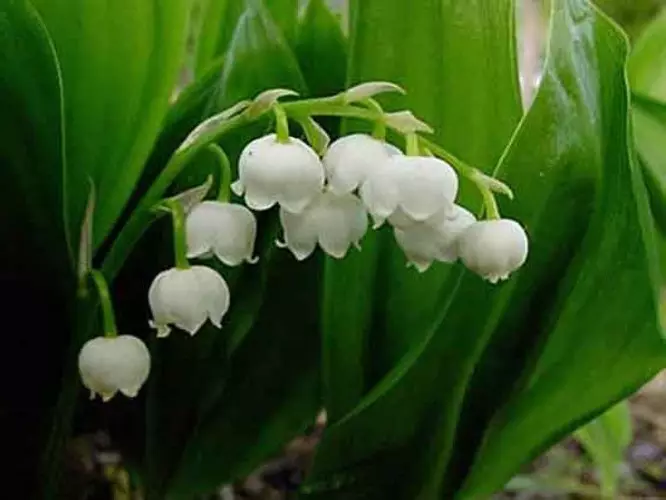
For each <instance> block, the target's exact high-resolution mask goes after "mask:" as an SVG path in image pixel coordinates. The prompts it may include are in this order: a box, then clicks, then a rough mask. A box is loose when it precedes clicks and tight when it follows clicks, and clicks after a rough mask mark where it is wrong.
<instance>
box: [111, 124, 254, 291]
mask: <svg viewBox="0 0 666 500" xmlns="http://www.w3.org/2000/svg"><path fill="white" fill-rule="evenodd" d="M246 123H247V118H246V117H245V115H244V114H240V115H236V116H234V117H232V118H230V119H229V120H226V121H224V122H222V123H221V124H220V125H219V126H217V127H215V128H211V129H210V130H208V131H206V132H205V133H203V134H201V137H199V139H198V140H197V141H196V143H194V144H192V146H191V147H188V148H186V149H183V150H181V151H177V152H176V153H174V154H173V156H172V157H171V159H170V160H169V162H168V163H167V164H166V167H164V170H162V172H161V173H160V175H159V176H158V177H157V179H155V182H153V184H152V185H151V186H150V188H149V189H148V191H147V192H146V194H145V195H144V196H143V198H141V201H140V202H139V204H138V205H137V207H136V208H135V209H134V211H133V212H132V215H131V216H130V218H129V220H128V221H127V223H126V224H125V225H124V226H123V228H122V229H121V231H120V233H119V234H118V237H117V238H116V239H115V241H114V242H113V245H112V246H111V249H110V250H109V253H108V254H107V255H106V257H105V258H104V265H103V266H102V269H103V271H104V275H105V276H106V277H107V278H108V279H109V281H112V280H113V279H114V278H115V277H116V276H117V275H118V272H119V271H120V269H121V267H122V265H123V263H124V262H125V259H126V258H127V256H128V255H129V253H130V251H131V249H132V247H133V246H134V244H135V243H136V242H137V241H138V240H139V238H140V237H141V235H142V234H143V233H144V231H146V229H147V228H148V225H149V223H150V222H151V221H152V220H153V218H154V214H153V213H152V212H151V208H152V207H153V206H154V205H155V204H156V203H158V202H159V201H160V200H161V199H162V197H163V196H164V193H165V192H166V190H167V188H168V187H169V186H170V185H171V183H172V182H173V181H174V180H175V179H176V177H178V175H179V174H180V173H181V172H182V171H183V169H184V168H185V166H186V165H187V164H188V162H189V161H190V160H191V159H192V158H194V157H195V156H196V155H197V154H198V153H199V152H200V151H201V150H202V149H203V148H205V147H207V146H208V145H209V144H210V143H211V142H213V141H216V140H217V139H219V138H220V137H221V136H223V135H224V134H226V133H227V132H229V131H231V130H234V129H236V128H238V127H240V126H242V125H244V124H246Z"/></svg>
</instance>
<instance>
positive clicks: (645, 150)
mask: <svg viewBox="0 0 666 500" xmlns="http://www.w3.org/2000/svg"><path fill="white" fill-rule="evenodd" d="M632 116H633V121H634V139H635V141H636V150H637V153H638V157H639V159H640V162H641V165H642V166H643V173H644V176H645V183H646V185H647V188H648V193H649V194H650V207H651V208H652V215H653V216H654V218H655V221H656V223H657V226H658V227H659V229H660V231H661V232H662V233H664V234H666V153H665V152H664V141H666V104H664V103H661V102H657V101H654V100H651V99H648V98H644V97H641V96H635V97H634V99H633V108H632Z"/></svg>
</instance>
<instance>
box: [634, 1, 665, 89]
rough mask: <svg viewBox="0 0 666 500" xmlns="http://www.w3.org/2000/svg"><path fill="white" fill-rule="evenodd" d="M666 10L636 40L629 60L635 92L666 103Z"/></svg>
mask: <svg viewBox="0 0 666 500" xmlns="http://www.w3.org/2000/svg"><path fill="white" fill-rule="evenodd" d="M665 57H666V9H664V10H663V11H662V12H661V14H660V15H659V16H657V17H656V18H655V19H654V20H653V21H652V22H651V23H650V24H649V25H648V26H647V27H646V28H645V30H644V31H643V32H642V33H641V35H640V36H639V37H638V39H637V40H636V43H635V44H634V47H633V50H632V52H631V57H630V58H629V65H628V71H629V83H630V84H631V88H632V90H633V91H635V92H638V93H639V94H642V95H645V96H647V97H651V98H653V99H656V100H660V101H666V66H665V65H664V63H663V61H664V58H665Z"/></svg>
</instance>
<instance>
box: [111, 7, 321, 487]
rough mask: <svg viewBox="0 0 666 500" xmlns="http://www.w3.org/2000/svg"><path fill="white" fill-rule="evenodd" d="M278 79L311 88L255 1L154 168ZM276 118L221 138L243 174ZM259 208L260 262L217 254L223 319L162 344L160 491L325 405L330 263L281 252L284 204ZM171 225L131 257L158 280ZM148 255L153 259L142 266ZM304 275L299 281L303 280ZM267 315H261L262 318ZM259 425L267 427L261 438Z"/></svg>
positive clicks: (282, 433) (276, 436) (154, 444)
mask: <svg viewBox="0 0 666 500" xmlns="http://www.w3.org/2000/svg"><path fill="white" fill-rule="evenodd" d="M216 74H220V75H221V76H218V77H216ZM276 87H288V88H294V89H297V90H299V91H301V92H305V90H306V89H305V84H304V82H303V78H302V75H301V73H300V71H299V68H298V65H297V63H296V60H295V57H294V55H293V53H292V52H291V50H290V49H289V47H288V46H287V45H286V43H285V42H284V39H283V38H282V37H281V35H279V31H278V29H277V28H276V26H275V23H274V22H273V20H272V19H271V17H270V15H269V14H268V11H267V10H265V9H263V8H261V7H256V6H251V7H248V9H247V10H246V11H245V12H244V13H243V14H242V16H241V18H240V21H239V24H238V26H237V27H236V31H235V33H234V36H233V39H232V41H231V45H230V47H229V50H228V52H227V55H226V56H225V62H224V64H223V66H222V67H220V66H217V67H214V68H213V69H211V70H210V71H209V73H207V75H205V77H204V78H203V79H202V80H201V81H199V82H197V83H195V84H194V85H192V86H191V87H190V88H189V89H187V90H186V91H185V92H184V93H183V94H182V96H181V98H180V99H179V101H178V102H177V103H176V104H175V106H174V107H173V108H172V112H171V113H170V115H169V117H168V118H167V121H166V123H167V125H166V127H165V130H164V132H163V135H162V137H161V138H160V139H159V140H158V141H157V147H156V149H155V150H154V152H153V156H152V158H151V161H150V162H149V167H148V168H147V170H146V172H150V173H151V174H152V175H153V176H155V175H157V173H158V172H159V170H160V165H161V166H163V165H164V163H165V162H166V161H167V159H168V156H169V155H170V153H171V152H173V151H174V150H175V149H176V148H178V147H179V146H180V144H181V143H182V141H183V140H184V139H185V137H186V136H187V135H188V133H189V132H190V130H191V129H193V128H194V127H196V126H197V124H198V123H200V122H201V121H203V120H205V119H206V118H207V117H208V116H211V115H212V114H215V113H216V112H218V111H219V110H222V109H226V108H227V107H229V106H230V105H233V104H234V103H235V102H237V101H238V100H242V99H247V98H250V99H252V98H254V97H255V96H256V95H257V94H259V93H260V92H261V91H263V90H266V89H267V88H276ZM265 127H266V123H265V122H261V123H259V124H258V125H257V126H250V127H246V128H245V129H242V130H239V131H238V132H234V133H232V134H230V135H229V137H225V138H223V140H222V141H221V145H222V147H223V148H224V149H225V151H226V152H227V154H228V155H229V157H230V158H231V160H232V169H233V170H234V175H236V174H235V166H236V165H235V164H236V161H237V158H238V155H239V154H240V150H241V149H242V147H244V146H245V144H247V142H248V141H249V140H250V139H252V138H253V137H257V136H258V135H260V134H261V133H265V131H266V128H265ZM214 169H215V166H214V165H212V164H211V162H210V161H209V158H207V157H205V155H203V154H202V155H200V156H199V157H197V158H196V159H195V160H194V162H193V164H192V165H190V166H188V167H187V168H186V169H185V171H184V172H183V173H182V174H181V176H180V177H179V178H178V179H177V180H176V182H175V184H174V192H177V191H178V190H180V189H185V188H188V187H192V186H195V185H197V183H198V182H201V181H202V180H203V179H205V177H206V176H207V175H208V174H210V173H211V172H215V170H214ZM147 182H149V181H148V179H146V184H147ZM259 215H260V217H259V228H260V230H259V235H258V240H257V252H256V253H257V255H258V256H259V258H260V261H259V263H258V264H255V265H252V266H249V265H246V266H243V267H239V268H234V269H226V268H222V266H219V265H217V264H216V263H215V262H212V261H209V262H207V264H208V265H213V266H214V267H216V268H217V269H219V270H220V271H222V273H223V275H224V276H225V278H226V279H227V281H228V282H229V284H230V287H231V295H232V298H231V303H232V305H231V309H230V311H229V313H228V315H227V316H226V317H225V319H224V325H223V329H222V330H221V331H217V330H216V329H214V328H210V327H206V328H204V330H202V331H201V332H200V333H198V334H197V335H196V337H195V338H193V339H190V338H184V337H181V336H179V335H176V336H175V337H174V338H169V339H167V341H166V342H161V343H160V344H159V345H158V346H156V347H157V348H158V350H157V351H155V353H154V358H155V370H154V372H153V375H152V376H151V377H152V379H151V381H150V389H149V392H150V395H149V400H148V408H147V419H148V429H147V447H146V453H147V478H148V479H147V484H148V485H149V486H150V487H149V488H147V489H148V491H150V492H151V494H152V495H154V497H155V498H162V497H161V496H160V495H162V496H163V495H167V494H168V495H169V498H171V497H174V498H192V495H194V494H195V493H202V492H203V493H205V492H207V491H211V490H212V489H214V487H215V486H217V485H219V484H220V482H223V481H225V480H230V479H235V478H236V477H238V476H239V475H242V474H244V473H247V472H248V471H249V470H251V469H252V468H253V467H256V466H258V465H259V463H260V462H261V461H262V460H264V459H266V458H267V457H269V456H270V455H272V454H274V453H277V452H279V450H280V448H281V446H283V445H284V444H285V443H286V442H287V441H288V440H289V439H290V438H291V437H293V436H294V435H295V434H297V433H298V432H301V431H302V430H303V428H304V426H305V425H306V423H309V422H312V421H313V419H314V416H315V414H316V410H317V408H318V407H319V404H320V402H319V393H318V382H319V381H318V378H317V376H316V371H315V370H316V369H317V368H316V367H317V366H318V359H319V347H318V342H319V339H318V337H317V336H316V328H314V327H312V322H313V321H315V319H316V317H317V303H316V302H317V301H316V297H317V293H316V290H317V288H318V276H317V273H316V272H315V273H313V272H312V271H313V269H314V270H315V271H316V269H317V266H319V265H320V264H317V263H313V264H312V265H311V266H310V267H308V266H306V268H304V269H303V268H301V267H300V266H297V265H295V263H294V262H293V259H291V257H290V256H289V254H288V253H286V252H282V251H280V253H279V254H278V253H277V252H278V250H277V249H276V248H275V245H274V243H275V239H276V237H277V232H276V231H277V224H276V219H275V217H274V215H275V214H272V213H270V214H259ZM162 228H163V229H164V232H165V233H166V234H165V235H163V236H162V237H160V236H159V235H153V236H152V237H151V235H150V233H149V234H148V235H147V236H146V237H145V238H144V240H142V245H141V249H140V251H138V252H135V253H137V255H136V256H134V257H133V258H132V261H131V267H130V272H131V275H132V276H133V277H135V276H136V274H140V275H141V276H144V275H146V277H145V280H146V281H147V280H149V279H150V275H151V272H152V273H153V274H152V276H154V273H156V272H157V271H159V270H160V269H159V268H157V269H156V268H155V267H156V263H155V261H156V258H155V255H154V254H160V255H161V257H160V259H159V260H160V261H161V263H158V264H157V266H163V267H166V266H168V265H171V264H170V262H171V261H170V259H171V256H170V248H169V244H170V236H169V234H168V232H169V227H168V224H166V223H165V224H164V225H163V226H162ZM146 246H147V247H148V248H147V249H146V248H145V247H146ZM160 249H162V250H160ZM151 252H152V255H151ZM142 255H143V257H142ZM144 267H148V268H149V269H150V271H149V272H148V273H146V272H145V271H142V269H143V268H144ZM132 269H133V271H132ZM121 278H122V276H121ZM128 282H129V280H128ZM296 284H298V285H299V288H298V289H297V290H296V289H293V290H292V287H295V286H296ZM146 287H147V283H146ZM288 290H289V291H288ZM287 291H288V292H287ZM298 294H304V296H307V297H309V300H311V301H312V303H313V307H312V308H309V310H310V312H309V313H308V314H312V315H314V316H312V317H311V316H307V317H304V318H301V319H303V324H304V325H305V326H304V327H303V328H302V329H300V327H298V328H297V327H295V326H294V325H295V324H296V325H297V324H300V322H299V323H293V324H292V323H286V322H285V321H284V318H287V317H294V318H298V317H299V314H300V311H301V306H300V304H299V303H298V301H293V302H292V301H290V302H289V303H288V304H285V303H284V301H286V300H287V299H288V298H289V297H293V296H294V295H298ZM134 300H138V299H134ZM144 300H145V299H144ZM128 301H129V299H128ZM290 308H292V309H290ZM135 309H136V306H135ZM140 313H141V311H137V314H140ZM144 314H145V313H144ZM258 318H261V324H256V325H255V322H257V321H258ZM312 318H315V319H312ZM176 333H181V332H176ZM295 345H301V346H302V351H301V352H303V354H304V358H303V363H295V362H293V351H294V349H296V347H294V346H295ZM299 349H301V347H299ZM275 384H279V387H278V388H276V389H275V390H274V391H272V392H271V394H270V395H269V396H267V394H266V393H265V390H266V389H262V388H266V387H274V385H275ZM247 388H252V390H251V391H248V390H246V389H247ZM244 420H245V421H244ZM242 426H247V427H242ZM252 426H256V427H252ZM243 428H245V431H243V430H242V429H243ZM256 429H262V430H263V431H262V432H264V434H262V437H261V438H258V435H257V432H256ZM221 443H225V444H224V445H222V444H221Z"/></svg>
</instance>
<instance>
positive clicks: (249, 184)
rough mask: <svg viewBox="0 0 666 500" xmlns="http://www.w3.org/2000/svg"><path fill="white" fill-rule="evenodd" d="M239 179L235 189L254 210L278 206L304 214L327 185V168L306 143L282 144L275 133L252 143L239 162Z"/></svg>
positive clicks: (292, 139) (290, 142)
mask: <svg viewBox="0 0 666 500" xmlns="http://www.w3.org/2000/svg"><path fill="white" fill-rule="evenodd" d="M238 174H239V179H238V180H237V181H236V182H234V183H233V184H232V186H231V188H232V190H233V191H234V193H236V194H237V195H238V196H241V195H243V194H245V203H246V204H247V206H248V207H250V208H251V209H253V210H268V209H269V208H271V207H272V206H273V205H275V204H276V203H279V204H280V205H281V206H283V207H284V208H286V209H287V210H289V211H290V212H294V213H297V212H301V211H302V210H303V209H304V208H305V207H306V206H307V205H308V204H309V203H310V202H311V201H312V200H313V199H314V198H315V197H316V196H317V195H318V194H319V193H320V192H321V190H322V188H323V186H324V166H323V165H322V163H321V160H320V159H319V156H317V153H315V152H314V150H313V149H312V148H311V147H310V146H308V145H307V144H305V143H304V142H303V141H301V140H299V139H295V138H289V139H288V142H286V143H282V142H279V141H278V140H277V136H276V135H275V134H270V135H267V136H264V137H260V138H259V139H255V140H253V141H252V142H250V143H249V144H248V145H247V146H245V149H243V152H242V153H241V156H240V159H239V160H238Z"/></svg>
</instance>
